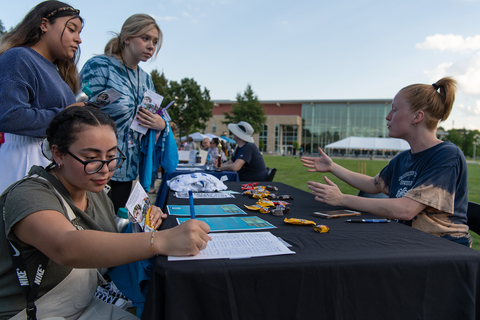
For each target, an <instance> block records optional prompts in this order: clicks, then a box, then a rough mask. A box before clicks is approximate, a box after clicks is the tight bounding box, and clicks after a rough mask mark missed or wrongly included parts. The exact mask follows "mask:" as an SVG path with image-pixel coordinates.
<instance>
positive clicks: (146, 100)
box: [130, 90, 163, 134]
mask: <svg viewBox="0 0 480 320" xmlns="http://www.w3.org/2000/svg"><path fill="white" fill-rule="evenodd" d="M162 101H163V97H162V96H161V95H159V94H156V93H155V92H153V91H151V90H146V91H145V92H144V93H143V99H142V103H141V104H139V105H138V106H137V114H138V110H140V107H143V108H145V109H147V110H148V111H150V112H151V113H157V112H158V110H159V109H160V105H161V104H162ZM137 114H135V118H134V119H133V121H132V124H131V125H130V128H131V129H133V130H135V131H138V132H140V133H142V134H146V133H147V130H148V128H145V127H142V126H141V125H140V121H138V119H137V118H136V116H137Z"/></svg>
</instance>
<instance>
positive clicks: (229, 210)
mask: <svg viewBox="0 0 480 320" xmlns="http://www.w3.org/2000/svg"><path fill="white" fill-rule="evenodd" d="M195 193H196V192H194V193H193V194H194V195H195ZM194 207H195V215H196V216H231V215H234V214H247V213H246V212H245V211H243V210H242V209H240V208H239V207H237V206H236V205H234V204H218V205H196V206H194ZM167 213H168V214H171V215H174V216H188V217H190V206H189V205H186V206H183V205H170V204H169V205H167Z"/></svg>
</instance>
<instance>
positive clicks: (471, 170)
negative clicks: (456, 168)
mask: <svg viewBox="0 0 480 320" xmlns="http://www.w3.org/2000/svg"><path fill="white" fill-rule="evenodd" d="M263 158H264V159H265V164H266V165H267V167H270V168H277V173H276V174H275V178H274V179H273V180H274V181H278V182H283V183H285V184H288V185H290V186H293V187H296V188H299V189H302V190H305V191H307V192H310V190H309V189H308V188H307V181H309V180H313V181H322V182H323V181H324V180H323V177H324V176H325V175H326V176H327V177H328V178H329V179H330V180H332V181H333V182H334V183H335V184H337V185H338V187H339V188H340V190H341V191H342V192H343V193H345V194H353V195H355V194H357V193H358V190H357V189H355V188H353V187H351V186H349V185H348V184H346V183H345V182H343V181H341V180H340V179H338V178H336V177H335V176H334V175H332V174H330V173H326V174H324V173H318V172H314V173H312V172H308V171H307V168H305V167H304V166H303V165H302V162H301V161H300V158H298V157H296V158H295V157H281V156H269V155H264V156H263ZM334 161H335V163H337V164H339V165H341V166H343V167H345V168H347V169H349V170H352V171H355V172H358V170H359V167H363V168H365V166H366V169H367V170H366V174H367V175H369V176H371V177H373V176H375V175H376V174H377V173H379V172H380V171H381V170H382V168H383V167H385V166H386V165H387V164H388V161H386V160H369V159H363V158H362V159H334ZM468 201H472V202H477V203H480V165H477V164H468ZM470 233H471V235H472V238H473V248H474V249H476V250H478V251H480V236H478V235H477V234H476V233H475V232H470Z"/></svg>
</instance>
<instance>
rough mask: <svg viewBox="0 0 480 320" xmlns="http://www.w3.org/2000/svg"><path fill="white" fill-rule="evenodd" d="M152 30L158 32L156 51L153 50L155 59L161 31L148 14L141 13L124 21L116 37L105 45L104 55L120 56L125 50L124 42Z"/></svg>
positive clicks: (161, 38)
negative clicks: (154, 29)
mask: <svg viewBox="0 0 480 320" xmlns="http://www.w3.org/2000/svg"><path fill="white" fill-rule="evenodd" d="M152 28H156V29H157V31H158V44H157V49H156V50H155V57H157V55H158V51H159V50H160V48H161V47H162V41H163V34H162V30H160V27H159V26H158V25H157V23H156V22H155V19H153V18H152V17H151V16H149V15H148V14H143V13H139V14H134V15H133V16H130V17H129V18H128V19H127V20H125V22H124V23H123V26H122V30H121V31H120V34H117V33H115V35H116V36H115V37H114V38H112V39H110V41H108V42H107V44H106V45H105V50H104V52H105V55H107V56H112V55H114V54H122V53H123V50H124V48H125V40H127V39H128V38H132V37H139V36H141V35H143V34H145V33H146V32H148V31H149V30H150V29H152ZM155 57H154V58H155Z"/></svg>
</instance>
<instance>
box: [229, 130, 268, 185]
mask: <svg viewBox="0 0 480 320" xmlns="http://www.w3.org/2000/svg"><path fill="white" fill-rule="evenodd" d="M228 129H229V130H230V131H231V132H232V133H233V140H235V141H236V142H237V150H235V153H234V154H233V156H232V158H231V159H230V160H228V161H227V162H225V163H224V164H223V165H222V167H221V168H220V170H231V171H237V172H238V176H239V178H240V180H241V181H267V179H268V173H267V166H266V165H265V161H263V156H262V154H261V153H260V150H258V147H257V146H256V145H255V143H254V141H253V137H252V136H253V132H254V130H253V128H252V126H251V125H250V123H248V122H245V121H240V122H239V123H230V124H229V125H228Z"/></svg>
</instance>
